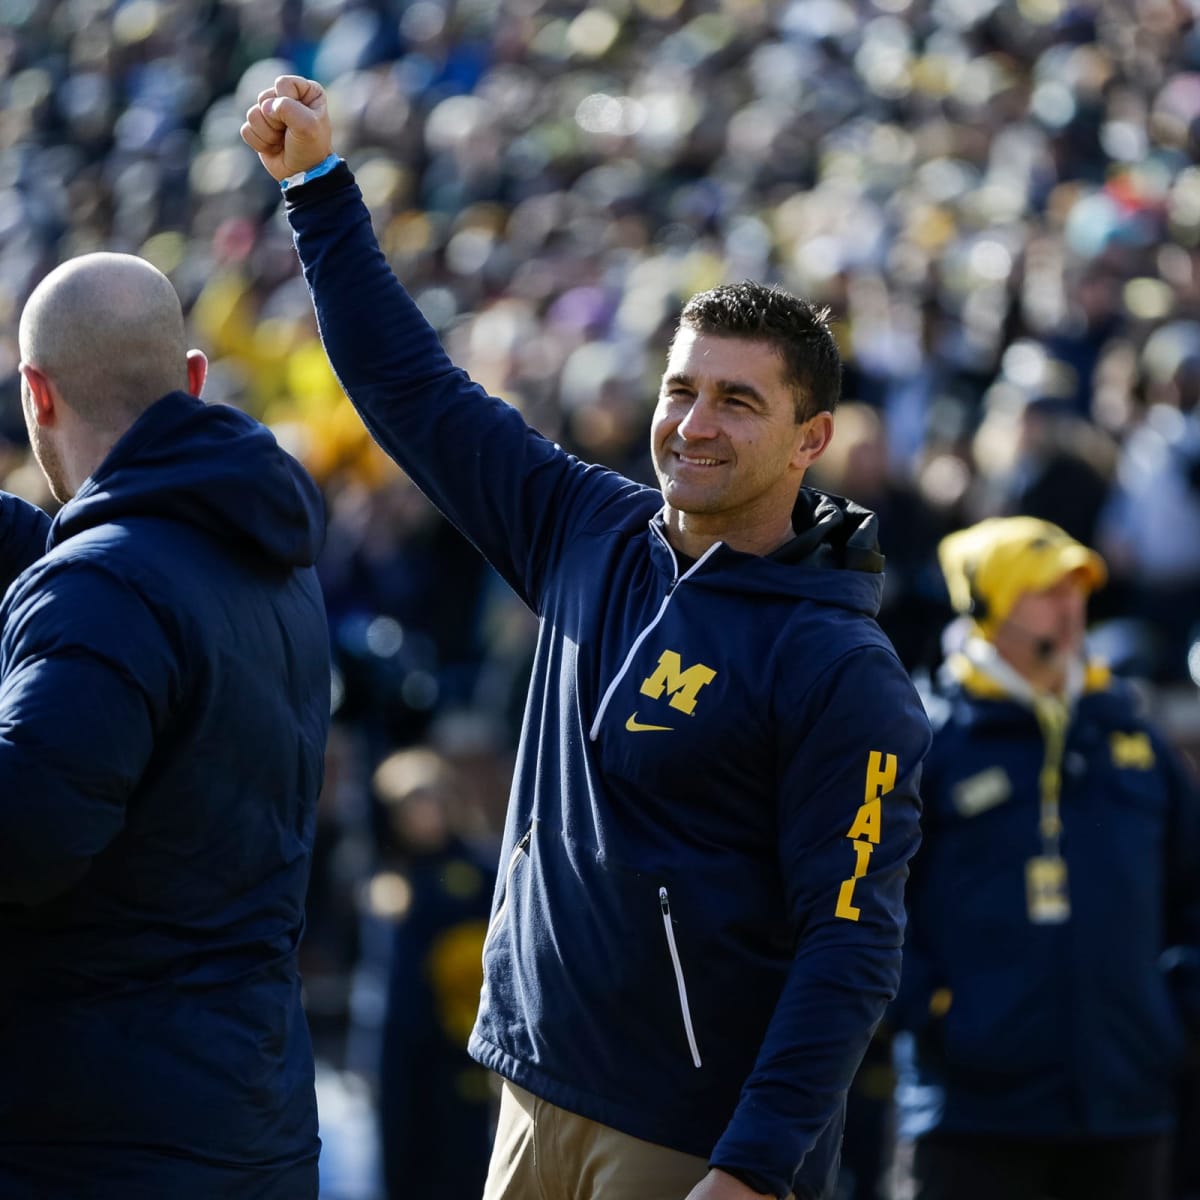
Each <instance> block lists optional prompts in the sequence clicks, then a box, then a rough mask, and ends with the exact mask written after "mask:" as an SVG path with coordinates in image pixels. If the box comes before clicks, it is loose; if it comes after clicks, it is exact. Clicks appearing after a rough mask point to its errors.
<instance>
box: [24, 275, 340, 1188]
mask: <svg viewBox="0 0 1200 1200" xmlns="http://www.w3.org/2000/svg"><path fill="white" fill-rule="evenodd" d="M20 350H21V364H20V373H21V397H22V406H23V409H24V414H25V420H26V424H27V426H28V429H29V436H30V441H31V443H32V445H33V450H34V454H35V455H36V457H37V461H38V463H39V465H40V466H41V468H42V471H43V472H44V474H45V476H46V479H47V481H48V482H49V485H50V488H51V490H52V491H53V493H54V495H55V496H56V497H57V498H58V499H59V500H61V501H62V502H63V507H62V509H61V510H60V512H59V514H58V516H57V517H56V518H55V520H54V522H53V525H52V526H51V528H50V532H49V538H48V552H47V553H46V555H45V556H44V557H43V558H41V559H39V561H37V562H36V563H35V564H33V565H32V566H31V567H30V568H28V569H27V570H25V571H24V572H23V573H22V574H21V575H20V576H19V577H18V578H17V579H16V581H15V582H14V584H13V585H12V587H11V588H10V589H9V591H8V593H7V594H6V595H5V597H4V601H3V604H2V605H0V631H2V632H0V964H2V966H0V1196H4V1197H5V1198H6V1200H24V1198H26V1197H28V1198H30V1200H32V1198H34V1197H36V1198H37V1200H60V1198H61V1200H67V1198H68V1197H69V1198H70V1200H89V1198H96V1200H99V1198H101V1197H103V1198H105V1200H107V1198H110V1197H120V1200H141V1198H145V1200H150V1198H151V1197H153V1198H155V1200H162V1198H165V1197H171V1200H190V1198H193V1197H194V1198H195V1200H200V1198H201V1197H204V1198H205V1200H211V1198H213V1197H218V1196H219V1197H221V1198H222V1200H241V1198H245V1200H250V1197H254V1198H255V1200H306V1198H309V1197H315V1196H316V1195H317V1173H316V1161H317V1151H318V1145H319V1143H318V1139H317V1118H316V1104H315V1098H314V1090H313V1061H312V1051H311V1046H310V1043H309V1038H308V1032H307V1028H306V1025H305V1019H304V1014H303V1011H302V1009H301V1003H300V982H299V978H298V972H297V966H296V948H297V943H298V941H299V937H300V931H301V926H302V913H303V902H304V893H305V887H306V883H307V878H308V865H309V858H310V852H311V847H312V838H313V827H314V814H315V808H316V800H317V792H318V788H319V786H320V782H321V776H322V764H323V753H324V745H325V735H326V730H327V724H328V711H329V650H328V640H327V633H326V623H325V615H324V610H323V605H322V601H321V594H320V591H319V589H318V585H317V581H316V577H315V573H314V570H313V563H314V561H315V558H316V556H317V553H318V550H319V548H320V546H321V542H322V538H323V535H324V525H323V506H322V503H321V498H320V495H319V493H318V491H317V489H316V487H315V485H314V484H313V482H312V481H311V480H310V479H309V477H308V476H307V475H306V474H305V473H304V471H303V469H302V468H301V467H300V466H299V464H297V463H296V462H295V461H294V460H293V459H291V458H290V457H289V456H288V455H287V454H285V453H284V452H283V451H282V450H281V449H280V447H279V445H278V444H277V443H276V441H275V439H274V437H273V436H272V435H271V433H270V432H269V431H268V430H267V429H265V428H264V427H263V426H261V425H259V424H258V423H257V422H255V421H253V420H252V419H251V418H249V417H248V416H246V415H245V414H243V413H241V412H238V411H236V410H234V409H231V408H227V407H224V406H220V405H207V404H205V403H203V402H202V401H201V400H200V399H198V395H199V393H200V390H201V388H202V386H203V384H204V376H205V371H206V362H205V359H204V356H203V354H201V353H200V352H199V351H197V350H188V348H187V342H186V338H185V330H184V321H183V315H182V312H181V310H180V305H179V300H178V298H177V296H176V295H175V291H174V289H173V287H172V286H171V284H170V282H169V280H167V279H166V277H165V276H163V275H162V274H161V273H160V272H158V271H157V270H155V269H154V268H153V267H152V266H150V265H149V264H148V263H146V262H143V261H141V260H140V259H137V258H132V257H129V256H126V255H118V254H92V255H87V256H84V257H82V258H78V259H74V260H72V261H70V262H68V263H65V264H64V265H63V266H61V267H59V268H58V269H57V270H56V271H54V272H52V273H51V274H50V275H49V276H47V277H46V279H44V280H43V281H42V282H41V284H39V286H38V287H37V288H36V290H35V291H34V293H33V295H32V296H31V297H30V298H29V301H28V303H27V305H26V307H25V310H24V312H23V313H22V316H21V322H20Z"/></svg>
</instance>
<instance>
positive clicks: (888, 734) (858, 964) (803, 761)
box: [710, 647, 929, 1196]
mask: <svg viewBox="0 0 1200 1200" xmlns="http://www.w3.org/2000/svg"><path fill="white" fill-rule="evenodd" d="M783 703H784V704H785V705H786V710H785V711H783V712H781V713H779V714H777V720H778V721H779V724H780V727H781V728H783V729H784V730H785V731H786V734H785V737H784V739H783V758H782V761H781V763H780V768H779V769H780V800H779V853H780V860H781V868H782V871H783V878H784V880H785V884H786V887H787V894H788V903H789V906H790V910H791V914H792V918H793V921H794V925H795V929H796V953H795V957H794V960H793V962H792V966H791V970H790V972H789V975H788V979H787V982H786V983H785V985H784V989H783V992H782V994H781V995H780V998H779V1001H778V1003H777V1005H776V1008H775V1012H774V1014H773V1016H772V1018H771V1021H770V1024H769V1026H768V1029H767V1034H766V1037H765V1038H764V1041H763V1045H762V1049H761V1051H760V1053H759V1056H758V1061H757V1062H756V1064H755V1067H754V1070H753V1071H752V1072H751V1074H750V1077H749V1079H748V1080H747V1081H746V1084H745V1086H744V1088H743V1090H742V1095H741V1097H740V1100H739V1102H738V1106H737V1109H736V1111H735V1113H734V1116H733V1118H732V1120H731V1121H730V1123H729V1126H728V1127H727V1129H726V1131H725V1133H724V1135H723V1136H722V1137H721V1139H720V1141H719V1142H718V1144H717V1146H716V1149H715V1150H714V1152H713V1154H712V1157H711V1160H710V1161H711V1163H712V1165H713V1166H716V1167H733V1168H737V1169H741V1170H747V1171H752V1172H754V1173H755V1174H756V1175H758V1176H759V1177H762V1178H766V1179H769V1180H770V1181H771V1182H772V1184H773V1185H774V1188H775V1191H776V1194H777V1195H779V1196H785V1195H787V1193H788V1192H789V1191H790V1190H792V1188H793V1187H797V1188H799V1189H800V1190H799V1191H798V1192H797V1195H804V1194H807V1195H819V1194H820V1188H821V1186H822V1181H823V1180H825V1179H827V1178H828V1176H829V1174H830V1167H831V1161H830V1160H831V1156H835V1155H836V1152H837V1139H836V1138H834V1137H829V1136H825V1137H823V1136H822V1135H823V1134H825V1133H826V1131H827V1130H829V1129H830V1128H831V1126H834V1125H835V1124H836V1122H837V1119H838V1115H839V1113H840V1112H841V1110H842V1107H843V1105H844V1103H845V1096H846V1092H847V1089H848V1088H849V1087H850V1084H851V1081H852V1080H853V1078H854V1074H855V1072H856V1071H857V1069H858V1066H859V1063H860V1062H861V1061H862V1057H863V1055H864V1054H865V1052H866V1048H867V1044H868V1042H869V1041H870V1039H871V1035H872V1033H873V1031H874V1029H875V1027H876V1025H878V1023H879V1020H880V1018H881V1016H882V1015H883V1012H884V1009H885V1008H886V1006H887V1004H888V1003H889V1001H890V1000H891V999H892V997H893V996H894V995H895V994H896V987H897V983H898V979H899V973H900V947H901V943H902V941H903V936H904V924H905V916H904V884H905V879H906V877H907V874H908V860H909V858H910V857H911V856H912V854H913V852H914V851H915V850H916V848H917V844H918V842H919V840H920V831H919V819H920V801H919V799H918V796H917V783H918V779H919V775H920V768H921V762H922V759H923V758H924V756H925V753H926V751H927V750H928V747H929V725H928V722H927V720H926V718H925V713H924V710H923V708H922V706H921V703H920V700H919V698H918V697H917V694H916V692H915V690H914V689H913V687H912V684H911V682H910V681H909V679H908V676H907V674H906V673H905V672H904V669H903V667H902V666H901V665H900V663H899V661H898V660H897V659H896V658H895V656H894V655H893V654H892V653H891V652H890V651H888V650H885V649H883V648H882V647H870V648H864V649H861V650H856V651H853V652H851V653H849V654H847V655H845V656H843V658H842V659H840V660H839V661H838V662H837V663H835V664H834V666H833V667H832V668H831V669H830V671H829V672H827V673H826V676H825V677H824V679H823V680H822V682H821V684H820V685H819V686H817V687H815V688H813V689H812V691H811V693H810V694H809V695H808V696H806V697H797V696H795V695H794V694H792V695H790V696H789V695H787V694H786V693H785V694H784V699H783Z"/></svg>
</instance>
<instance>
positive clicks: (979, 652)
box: [892, 517, 1200, 1200]
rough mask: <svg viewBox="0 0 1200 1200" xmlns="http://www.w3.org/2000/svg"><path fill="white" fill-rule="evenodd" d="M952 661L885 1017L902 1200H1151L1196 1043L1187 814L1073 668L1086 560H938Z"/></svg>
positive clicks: (1042, 533)
mask: <svg viewBox="0 0 1200 1200" xmlns="http://www.w3.org/2000/svg"><path fill="white" fill-rule="evenodd" d="M939 560H940V563H941V566H942V570H943V573H944V574H945V576H946V582H947V586H948V589H949V592H950V598H951V602H952V604H953V605H954V608H955V610H956V611H957V612H959V613H960V614H961V622H960V628H961V629H962V632H963V637H962V639H961V644H960V645H959V647H958V648H957V650H956V651H955V652H954V653H952V654H951V655H950V656H949V657H948V659H947V662H946V665H945V668H944V671H943V676H942V679H941V680H940V682H939V685H938V687H937V689H936V690H935V694H934V695H932V696H931V697H930V700H929V707H930V709H931V721H932V724H933V727H934V742H933V748H932V750H931V752H930V755H929V758H928V760H927V763H926V769H925V781H924V785H923V787H922V792H923V795H924V801H925V812H924V817H923V832H924V844H923V846H922V849H921V851H920V852H919V854H918V855H917V857H916V859H915V860H914V866H913V874H912V877H911V879H910V881H909V885H908V893H907V903H908V907H909V929H908V936H907V942H906V946H905V958H904V968H903V977H902V981H901V986H900V992H899V995H898V997H897V1000H896V1002H895V1005H894V1009H893V1013H892V1016H893V1023H894V1025H895V1027H896V1028H897V1029H898V1030H899V1031H900V1032H899V1033H898V1034H897V1037H896V1041H895V1054H896V1060H897V1062H896V1065H897V1071H898V1085H897V1092H896V1104H897V1130H898V1135H899V1138H900V1174H901V1176H902V1178H903V1179H904V1181H905V1183H906V1185H907V1186H906V1191H907V1194H908V1195H910V1196H912V1197H913V1198H914V1200H1030V1198H1033V1197H1038V1198H1039V1200H1041V1198H1046V1200H1050V1198H1054V1200H1075V1198H1079V1200H1083V1198H1084V1197H1086V1198H1087V1200H1160V1198H1165V1197H1166V1196H1167V1194H1168V1193H1167V1187H1168V1182H1167V1176H1168V1173H1169V1172H1168V1161H1169V1157H1170V1136H1171V1130H1172V1125H1173V1121H1174V1112H1173V1090H1172V1089H1173V1082H1174V1079H1175V1076H1176V1074H1177V1072H1178V1070H1179V1068H1180V1067H1181V1065H1182V1062H1183V1058H1184V1054H1185V1050H1186V1048H1187V1045H1188V1043H1189V1041H1190V1039H1191V1038H1192V1037H1193V1036H1194V1033H1195V1031H1196V1030H1197V1029H1198V1028H1200V808H1198V804H1197V796H1196V792H1195V787H1194V782H1193V781H1192V780H1191V779H1190V778H1189V776H1188V774H1187V772H1186V769H1185V768H1184V766H1183V764H1182V763H1181V762H1180V760H1179V759H1178V758H1177V757H1176V755H1175V754H1174V753H1173V752H1172V750H1171V748H1170V747H1169V746H1168V745H1167V744H1166V742H1165V741H1164V739H1163V737H1162V736H1161V734H1160V733H1159V731H1157V730H1156V729H1155V728H1154V727H1153V726H1152V724H1151V723H1149V722H1148V721H1147V719H1146V717H1145V715H1144V714H1143V713H1142V712H1141V711H1140V706H1139V704H1138V702H1137V699H1136V697H1135V694H1134V693H1133V691H1132V690H1131V689H1130V688H1129V687H1128V686H1127V685H1126V684H1125V683H1124V682H1122V681H1119V680H1116V679H1114V678H1113V677H1111V676H1110V675H1109V673H1108V672H1107V671H1106V670H1105V669H1104V668H1103V667H1102V666H1101V665H1099V664H1097V663H1091V662H1088V661H1087V660H1086V659H1085V651H1084V633H1085V626H1086V611H1087V601H1088V597H1089V595H1090V593H1091V592H1092V591H1093V590H1094V589H1096V588H1097V587H1099V586H1101V585H1102V584H1103V583H1104V581H1105V578H1106V568H1105V564H1104V561H1103V559H1101V557H1100V556H1099V555H1098V554H1096V553H1095V552H1094V551H1092V550H1091V549H1089V548H1088V547H1086V546H1084V545H1082V544H1081V543H1079V542H1077V541H1075V540H1074V539H1073V538H1071V537H1069V536H1068V535H1067V534H1066V533H1065V532H1064V531H1063V530H1061V529H1059V528H1058V527H1057V526H1055V525H1052V524H1050V523H1049V522H1046V521H1041V520H1037V519H1034V518H1032V517H1003V518H992V519H989V520H987V521H983V522H981V523H980V524H978V525H975V526H972V527H971V528H969V529H965V530H961V531H959V532H957V533H954V534H951V535H950V536H949V537H948V538H946V539H944V540H943V542H942V543H941V545H940V547H939Z"/></svg>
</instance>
